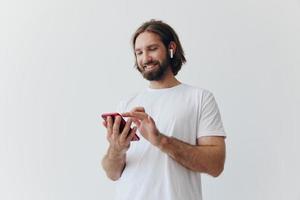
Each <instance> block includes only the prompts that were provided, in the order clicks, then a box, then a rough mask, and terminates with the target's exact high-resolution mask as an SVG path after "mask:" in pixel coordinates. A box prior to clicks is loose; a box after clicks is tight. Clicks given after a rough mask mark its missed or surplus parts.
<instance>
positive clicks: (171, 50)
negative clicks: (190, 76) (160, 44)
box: [170, 49, 173, 58]
mask: <svg viewBox="0 0 300 200" xmlns="http://www.w3.org/2000/svg"><path fill="white" fill-rule="evenodd" d="M170 58H173V49H170Z"/></svg>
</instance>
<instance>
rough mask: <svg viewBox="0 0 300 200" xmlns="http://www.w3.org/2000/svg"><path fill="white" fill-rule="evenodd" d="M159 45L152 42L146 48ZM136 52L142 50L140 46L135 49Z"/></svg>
mask: <svg viewBox="0 0 300 200" xmlns="http://www.w3.org/2000/svg"><path fill="white" fill-rule="evenodd" d="M158 46H159V45H158V44H156V43H155V44H150V45H148V46H146V48H147V49H148V48H151V47H158ZM134 51H135V52H137V51H141V49H140V48H137V49H135V50H134Z"/></svg>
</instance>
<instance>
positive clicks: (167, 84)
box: [149, 68, 181, 89]
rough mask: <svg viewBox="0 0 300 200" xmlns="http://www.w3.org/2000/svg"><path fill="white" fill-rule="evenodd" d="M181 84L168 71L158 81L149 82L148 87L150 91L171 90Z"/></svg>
mask: <svg viewBox="0 0 300 200" xmlns="http://www.w3.org/2000/svg"><path fill="white" fill-rule="evenodd" d="M180 83H181V82H180V81H178V80H177V79H176V78H175V76H174V75H173V72H172V71H171V70H170V68H169V70H168V71H166V74H165V76H164V77H163V78H162V79H161V80H158V81H150V84H149V87H150V88H152V89H163V88H171V87H174V86H176V85H179V84H180Z"/></svg>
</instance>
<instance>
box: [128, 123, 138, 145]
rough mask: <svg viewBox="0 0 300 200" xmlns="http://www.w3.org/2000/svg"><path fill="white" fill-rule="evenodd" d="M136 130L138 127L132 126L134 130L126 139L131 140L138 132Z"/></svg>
mask: <svg viewBox="0 0 300 200" xmlns="http://www.w3.org/2000/svg"><path fill="white" fill-rule="evenodd" d="M136 131H137V127H136V126H135V127H133V128H132V131H131V132H130V134H129V135H128V137H127V139H126V142H130V141H131V140H132V139H133V138H134V136H135V134H136Z"/></svg>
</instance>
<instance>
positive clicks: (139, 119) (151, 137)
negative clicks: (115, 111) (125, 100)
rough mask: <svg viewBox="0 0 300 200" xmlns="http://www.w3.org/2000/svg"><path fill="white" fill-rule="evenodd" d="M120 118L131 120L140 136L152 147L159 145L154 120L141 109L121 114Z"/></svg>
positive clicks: (136, 108)
mask: <svg viewBox="0 0 300 200" xmlns="http://www.w3.org/2000/svg"><path fill="white" fill-rule="evenodd" d="M122 116H123V117H130V118H132V121H133V122H134V123H135V124H136V126H137V128H138V130H139V131H140V133H141V134H142V136H143V137H144V138H145V139H146V140H148V141H149V142H150V143H151V144H153V145H154V146H158V145H159V142H160V141H159V138H160V137H159V136H160V133H159V131H158V129H157V127H156V125H155V122H154V120H153V119H152V117H151V116H150V115H148V114H147V113H146V112H145V109H144V108H143V107H135V108H134V109H132V111H130V112H126V113H122Z"/></svg>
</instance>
